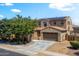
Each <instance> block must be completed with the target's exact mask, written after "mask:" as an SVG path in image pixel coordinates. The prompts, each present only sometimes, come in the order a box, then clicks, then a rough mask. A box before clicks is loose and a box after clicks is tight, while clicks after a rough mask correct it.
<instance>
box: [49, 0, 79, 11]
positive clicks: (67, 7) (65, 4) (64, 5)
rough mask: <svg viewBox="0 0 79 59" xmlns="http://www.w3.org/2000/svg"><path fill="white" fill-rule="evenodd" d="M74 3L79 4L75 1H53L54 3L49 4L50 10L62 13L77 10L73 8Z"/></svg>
mask: <svg viewBox="0 0 79 59" xmlns="http://www.w3.org/2000/svg"><path fill="white" fill-rule="evenodd" d="M73 1H74V2H73ZM74 3H79V2H77V1H75V0H61V1H60V0H53V1H52V3H50V4H49V8H55V9H58V10H61V11H71V10H73V9H75V7H73V4H74Z"/></svg>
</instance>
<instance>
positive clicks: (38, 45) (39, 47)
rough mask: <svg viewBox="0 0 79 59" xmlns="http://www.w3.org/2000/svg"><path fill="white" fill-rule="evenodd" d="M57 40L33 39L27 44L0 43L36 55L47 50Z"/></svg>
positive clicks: (17, 50)
mask: <svg viewBox="0 0 79 59" xmlns="http://www.w3.org/2000/svg"><path fill="white" fill-rule="evenodd" d="M54 43H55V41H48V40H33V41H32V42H30V43H28V44H26V45H8V44H7V45H6V44H0V48H3V49H6V50H10V51H14V52H17V53H21V54H24V55H36V54H37V53H38V52H40V51H44V50H46V49H47V48H48V47H50V46H51V45H53V44H54Z"/></svg>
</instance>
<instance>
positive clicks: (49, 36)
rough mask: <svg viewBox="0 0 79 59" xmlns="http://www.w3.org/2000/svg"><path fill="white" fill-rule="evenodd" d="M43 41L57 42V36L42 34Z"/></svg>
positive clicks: (54, 34)
mask: <svg viewBox="0 0 79 59" xmlns="http://www.w3.org/2000/svg"><path fill="white" fill-rule="evenodd" d="M43 39H44V40H57V39H58V34H57V33H43Z"/></svg>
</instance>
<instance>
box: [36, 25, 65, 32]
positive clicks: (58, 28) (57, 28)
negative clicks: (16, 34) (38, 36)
mask: <svg viewBox="0 0 79 59" xmlns="http://www.w3.org/2000/svg"><path fill="white" fill-rule="evenodd" d="M47 28H51V29H56V30H59V31H66V29H64V28H61V27H58V26H48V27H37V28H35V30H39V31H41V30H44V29H47Z"/></svg>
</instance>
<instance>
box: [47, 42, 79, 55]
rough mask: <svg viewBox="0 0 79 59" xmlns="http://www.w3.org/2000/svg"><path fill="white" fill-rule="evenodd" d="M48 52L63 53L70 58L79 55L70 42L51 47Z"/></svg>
mask: <svg viewBox="0 0 79 59" xmlns="http://www.w3.org/2000/svg"><path fill="white" fill-rule="evenodd" d="M47 51H51V52H57V53H62V54H66V55H70V56H74V55H79V50H78V49H72V48H71V45H70V42H69V41H63V42H57V43H55V44H54V45H52V46H50V47H49V48H48V49H47Z"/></svg>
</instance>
